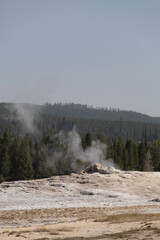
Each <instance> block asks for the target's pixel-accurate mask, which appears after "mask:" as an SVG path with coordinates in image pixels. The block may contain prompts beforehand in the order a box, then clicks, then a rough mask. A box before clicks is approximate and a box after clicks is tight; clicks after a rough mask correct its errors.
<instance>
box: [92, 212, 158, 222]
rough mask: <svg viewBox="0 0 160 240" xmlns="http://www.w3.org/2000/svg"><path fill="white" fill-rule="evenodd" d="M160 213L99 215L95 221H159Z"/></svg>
mask: <svg viewBox="0 0 160 240" xmlns="http://www.w3.org/2000/svg"><path fill="white" fill-rule="evenodd" d="M159 220H160V213H155V214H154V213H150V214H144V213H126V214H117V215H110V216H106V217H98V218H97V219H95V222H111V223H124V222H141V221H145V222H146V221H159Z"/></svg>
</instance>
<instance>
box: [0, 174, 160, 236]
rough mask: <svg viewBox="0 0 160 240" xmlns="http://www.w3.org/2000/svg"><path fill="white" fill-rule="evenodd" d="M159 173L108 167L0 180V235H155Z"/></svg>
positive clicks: (159, 228)
mask: <svg viewBox="0 0 160 240" xmlns="http://www.w3.org/2000/svg"><path fill="white" fill-rule="evenodd" d="M159 184H160V173H159V172H147V173H145V172H121V171H108V172H107V173H106V174H100V173H92V174H88V173H81V174H72V175H71V176H55V177H51V178H47V179H42V180H31V181H17V182H7V183H6V182H5V183H2V184H0V228H1V229H0V230H1V232H0V239H1V240H15V239H34V240H45V239H46V240H51V239H59V240H60V239H66V240H69V239H72V240H73V239H78V240H79V239H82V238H83V239H97V240H99V239H106V240H107V239H143V240H149V239H150V240H151V239H160V187H159Z"/></svg>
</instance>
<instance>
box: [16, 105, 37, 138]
mask: <svg viewBox="0 0 160 240" xmlns="http://www.w3.org/2000/svg"><path fill="white" fill-rule="evenodd" d="M13 107H14V110H15V112H16V116H15V117H16V119H17V120H18V121H20V122H21V124H22V125H23V131H24V132H29V133H32V134H36V133H37V132H38V129H37V127H36V125H35V120H36V118H37V116H38V112H36V111H35V109H33V108H32V107H31V106H29V105H28V104H14V105H13Z"/></svg>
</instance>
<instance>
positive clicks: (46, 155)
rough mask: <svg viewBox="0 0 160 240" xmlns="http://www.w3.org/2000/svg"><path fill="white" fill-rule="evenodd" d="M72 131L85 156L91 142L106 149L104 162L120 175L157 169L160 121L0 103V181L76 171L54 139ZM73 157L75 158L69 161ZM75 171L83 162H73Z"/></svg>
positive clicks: (114, 113)
mask: <svg viewBox="0 0 160 240" xmlns="http://www.w3.org/2000/svg"><path fill="white" fill-rule="evenodd" d="M73 127H76V130H77V132H78V133H79V135H80V138H81V147H82V149H83V151H84V152H85V151H86V150H87V149H89V148H90V147H92V140H94V141H95V140H98V141H99V142H101V143H104V144H106V149H105V159H106V161H107V159H113V160H114V162H115V163H116V164H117V165H118V166H119V167H120V169H122V170H126V171H127V170H132V171H159V170H160V124H159V118H152V117H150V116H147V115H143V114H140V113H134V112H127V111H120V110H116V109H95V108H92V107H88V106H86V105H80V104H54V105H51V104H48V103H47V104H44V105H43V106H39V105H31V104H19V105H17V104H13V103H10V104H9V103H1V104H0V182H3V181H14V180H27V179H33V178H34V179H35V178H45V177H49V176H52V175H62V174H71V173H72V172H75V169H74V168H73V164H72V157H71V158H68V159H66V157H65V156H66V152H67V151H68V150H67V146H66V144H64V142H62V141H61V140H60V139H59V138H58V137H57V135H58V134H59V133H60V132H61V131H63V132H64V134H65V133H67V132H69V131H72V129H73ZM74 158H76V157H75V156H74ZM74 160H76V162H77V164H78V165H79V166H80V168H79V169H84V168H85V167H86V165H85V164H86V163H83V162H82V161H81V159H79V158H78V157H77V159H74Z"/></svg>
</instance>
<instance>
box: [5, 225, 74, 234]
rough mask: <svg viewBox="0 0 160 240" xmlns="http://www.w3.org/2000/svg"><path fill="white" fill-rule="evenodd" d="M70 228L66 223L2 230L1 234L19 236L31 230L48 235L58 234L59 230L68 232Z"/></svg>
mask: <svg viewBox="0 0 160 240" xmlns="http://www.w3.org/2000/svg"><path fill="white" fill-rule="evenodd" d="M71 230H72V229H71V228H70V227H67V226H66V225H62V226H56V227H50V226H40V227H36V228H33V229H30V230H25V229H21V228H18V229H17V230H15V229H14V230H11V231H9V230H8V231H3V232H2V233H3V234H8V236H11V235H16V236H20V235H21V234H25V233H31V232H36V233H49V234H50V235H58V234H59V233H60V232H68V231H71Z"/></svg>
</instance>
